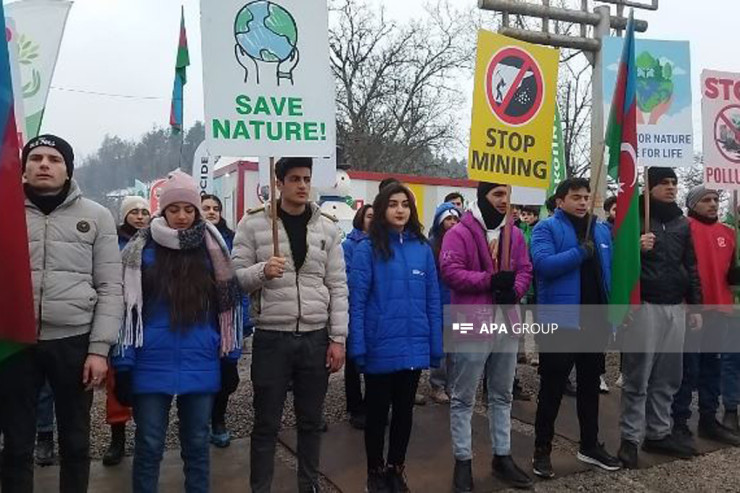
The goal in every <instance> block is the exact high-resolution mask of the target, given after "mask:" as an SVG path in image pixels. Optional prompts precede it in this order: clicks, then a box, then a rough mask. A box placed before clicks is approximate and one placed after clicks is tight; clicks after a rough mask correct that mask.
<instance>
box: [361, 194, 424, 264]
mask: <svg viewBox="0 0 740 493" xmlns="http://www.w3.org/2000/svg"><path fill="white" fill-rule="evenodd" d="M397 193H403V194H405V195H406V197H407V198H408V199H409V209H411V216H410V217H409V222H408V223H406V228H405V230H406V231H408V232H409V233H411V234H412V235H413V236H416V237H417V238H418V239H419V240H421V241H423V242H426V241H427V239H426V237H425V236H424V226H422V225H421V223H420V222H419V213H418V212H417V210H416V202H415V200H414V194H412V193H411V191H410V190H409V189H408V188H406V187H405V186H403V185H401V184H400V183H391V184H390V185H386V186H385V187H383V190H381V192H380V193H379V194H378V196H377V197H375V201H374V202H373V220H372V222H371V223H370V233H369V236H370V239H371V240H372V242H373V247H374V248H375V250H376V251H377V252H378V253H379V254H380V256H381V257H382V258H383V259H385V260H388V259H389V258H391V257H392V256H393V252H392V251H391V248H390V244H389V242H388V233H389V232H390V230H391V226H390V225H389V224H388V220H387V219H386V218H385V213H386V211H387V210H388V205H389V204H390V200H391V196H393V195H395V194H397Z"/></svg>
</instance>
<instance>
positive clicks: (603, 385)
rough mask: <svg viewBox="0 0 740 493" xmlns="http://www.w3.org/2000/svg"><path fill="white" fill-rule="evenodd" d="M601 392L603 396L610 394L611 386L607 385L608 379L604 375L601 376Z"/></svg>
mask: <svg viewBox="0 0 740 493" xmlns="http://www.w3.org/2000/svg"><path fill="white" fill-rule="evenodd" d="M599 379H600V382H599V392H600V393H602V394H608V393H609V386H608V385H607V384H606V379H605V378H604V375H601V377H599Z"/></svg>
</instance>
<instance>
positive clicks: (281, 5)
mask: <svg viewBox="0 0 740 493" xmlns="http://www.w3.org/2000/svg"><path fill="white" fill-rule="evenodd" d="M328 24H329V21H328V9H327V4H326V0H271V1H264V0H257V1H249V0H220V1H218V2H216V1H213V0H202V1H201V29H202V37H203V84H204V92H205V119H206V141H207V142H208V149H209V151H210V152H211V153H212V154H213V155H217V156H313V157H325V156H331V155H332V154H333V153H334V152H335V141H336V132H335V113H336V110H335V103H334V79H333V78H332V74H331V70H330V66H329V36H328Z"/></svg>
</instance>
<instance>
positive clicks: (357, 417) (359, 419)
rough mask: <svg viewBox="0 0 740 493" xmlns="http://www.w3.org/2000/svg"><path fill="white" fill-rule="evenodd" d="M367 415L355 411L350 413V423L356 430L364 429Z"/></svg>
mask: <svg viewBox="0 0 740 493" xmlns="http://www.w3.org/2000/svg"><path fill="white" fill-rule="evenodd" d="M366 420H367V416H366V415H365V413H354V414H350V415H349V424H350V425H352V428H354V429H355V430H364V429H365V422H366Z"/></svg>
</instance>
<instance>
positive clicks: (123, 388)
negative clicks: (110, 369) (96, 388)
mask: <svg viewBox="0 0 740 493" xmlns="http://www.w3.org/2000/svg"><path fill="white" fill-rule="evenodd" d="M115 379H116V380H115V384H114V386H115V388H114V389H113V390H114V392H115V394H116V399H117V400H118V402H119V403H121V405H122V406H125V407H131V406H132V404H133V400H134V391H133V387H134V385H133V380H134V379H133V376H132V375H131V372H130V371H120V372H116V376H115Z"/></svg>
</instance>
